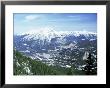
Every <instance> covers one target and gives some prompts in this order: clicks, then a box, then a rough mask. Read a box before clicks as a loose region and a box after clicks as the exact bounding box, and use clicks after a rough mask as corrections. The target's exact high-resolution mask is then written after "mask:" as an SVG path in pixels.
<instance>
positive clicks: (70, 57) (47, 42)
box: [14, 28, 97, 67]
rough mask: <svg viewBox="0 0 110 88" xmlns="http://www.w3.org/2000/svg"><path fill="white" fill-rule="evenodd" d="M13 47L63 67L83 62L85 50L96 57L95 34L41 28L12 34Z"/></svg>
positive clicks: (35, 57)
mask: <svg viewBox="0 0 110 88" xmlns="http://www.w3.org/2000/svg"><path fill="white" fill-rule="evenodd" d="M14 47H15V49H16V50H18V51H20V52H22V53H23V54H25V55H27V56H29V57H31V58H33V59H37V60H40V61H42V62H44V63H47V64H48V65H60V66H62V67H64V66H70V65H71V64H72V63H76V64H75V65H76V66H77V65H81V64H83V63H82V60H83V57H84V55H85V52H90V53H91V54H92V58H96V57H97V34H96V33H94V32H87V31H55V30H54V29H53V28H43V29H39V30H33V31H29V32H27V33H23V34H22V35H14ZM85 59H86V57H85ZM70 67H71V66H70Z"/></svg>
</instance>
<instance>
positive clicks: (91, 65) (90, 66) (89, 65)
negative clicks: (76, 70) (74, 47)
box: [84, 53, 97, 75]
mask: <svg viewBox="0 0 110 88" xmlns="http://www.w3.org/2000/svg"><path fill="white" fill-rule="evenodd" d="M85 62H86V66H85V67H84V71H85V73H86V74H87V75H95V74H96V73H97V69H96V68H97V65H96V64H95V63H96V62H95V61H94V59H93V58H91V54H90V53H89V56H88V58H87V60H86V61H85Z"/></svg>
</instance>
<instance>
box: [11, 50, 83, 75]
mask: <svg viewBox="0 0 110 88" xmlns="http://www.w3.org/2000/svg"><path fill="white" fill-rule="evenodd" d="M13 66H14V67H13V69H14V75H84V72H82V71H79V70H76V69H75V68H74V67H71V68H63V67H59V66H51V65H47V64H45V63H42V62H41V61H37V60H35V59H32V58H29V57H27V56H25V55H23V54H22V53H20V52H18V51H16V50H14V65H13Z"/></svg>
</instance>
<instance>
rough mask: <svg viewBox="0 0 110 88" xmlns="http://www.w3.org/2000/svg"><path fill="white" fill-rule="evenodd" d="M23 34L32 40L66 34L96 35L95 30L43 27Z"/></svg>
mask: <svg viewBox="0 0 110 88" xmlns="http://www.w3.org/2000/svg"><path fill="white" fill-rule="evenodd" d="M22 35H26V36H25V37H24V39H27V40H30V39H34V40H36V39H40V40H45V39H46V40H49V41H50V40H51V39H52V38H55V37H60V38H64V37H66V36H75V37H78V36H81V35H83V36H85V37H90V36H96V33H95V32H87V31H55V30H54V29H53V28H47V27H46V28H43V29H39V30H31V31H29V32H26V33H23V34H22Z"/></svg>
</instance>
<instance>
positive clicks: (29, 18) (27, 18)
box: [25, 15, 41, 21]
mask: <svg viewBox="0 0 110 88" xmlns="http://www.w3.org/2000/svg"><path fill="white" fill-rule="evenodd" d="M40 17H41V16H39V15H28V16H25V20H26V21H32V20H35V19H38V18H40Z"/></svg>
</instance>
